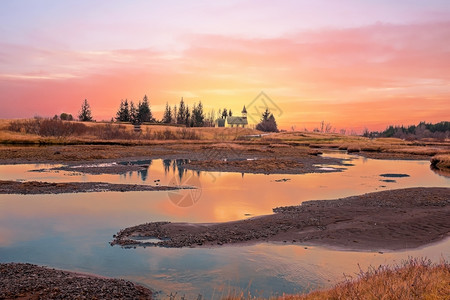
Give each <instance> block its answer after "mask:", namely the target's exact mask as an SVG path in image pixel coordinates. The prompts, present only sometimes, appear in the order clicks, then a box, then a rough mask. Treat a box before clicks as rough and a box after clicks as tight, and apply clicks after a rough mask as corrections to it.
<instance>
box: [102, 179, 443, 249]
mask: <svg viewBox="0 0 450 300" xmlns="http://www.w3.org/2000/svg"><path fill="white" fill-rule="evenodd" d="M449 214H450V188H408V189H399V190H389V191H382V192H375V193H369V194H363V195H359V196H352V197H347V198H341V199H336V200H313V201H307V202H303V203H302V204H301V205H299V206H289V207H279V208H275V209H274V214H272V215H265V216H257V217H253V218H249V219H245V220H240V221H232V222H225V223H208V224H202V223H170V222H153V223H146V224H141V225H137V226H133V227H128V228H125V229H123V230H121V231H120V232H118V233H117V234H116V235H114V240H113V241H112V242H111V245H120V246H122V247H136V246H145V247H147V246H159V247H174V248H182V247H215V246H222V245H239V244H246V243H259V242H275V243H284V244H299V245H303V244H311V245H316V246H324V247H337V248H340V249H346V250H363V251H383V250H384V251H386V250H394V251H395V250H402V249H413V248H417V247H420V246H425V245H427V244H430V243H434V242H438V241H442V240H444V239H445V238H446V237H448V236H449V234H450V232H449V228H450V220H449V219H448V215H449ZM145 237H147V238H156V239H159V241H157V242H141V241H139V240H138V239H139V238H145Z"/></svg>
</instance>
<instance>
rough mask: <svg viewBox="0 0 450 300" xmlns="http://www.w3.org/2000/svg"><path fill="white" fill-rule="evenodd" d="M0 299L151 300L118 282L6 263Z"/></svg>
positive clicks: (142, 289) (137, 288)
mask: <svg viewBox="0 0 450 300" xmlns="http://www.w3.org/2000/svg"><path fill="white" fill-rule="evenodd" d="M0 299H152V291H151V290H149V289H148V288H145V287H143V286H139V285H137V284H135V283H133V282H130V281H126V280H122V279H108V278H103V277H99V276H93V275H85V274H79V273H74V272H68V271H61V270H55V269H49V268H46V267H40V266H36V265H32V264H23V263H7V264H0Z"/></svg>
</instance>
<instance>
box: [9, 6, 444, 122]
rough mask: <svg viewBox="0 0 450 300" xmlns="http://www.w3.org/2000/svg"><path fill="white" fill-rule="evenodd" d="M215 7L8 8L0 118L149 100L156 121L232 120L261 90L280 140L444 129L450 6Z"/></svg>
mask: <svg viewBox="0 0 450 300" xmlns="http://www.w3.org/2000/svg"><path fill="white" fill-rule="evenodd" d="M218 2H219V1H170V0H169V1H112V0H108V1H84V0H76V1H56V0H53V1H49V0H41V1H33V0H29V1H26V0H17V1H1V2H0V101H1V102H0V103H1V108H0V118H22V117H33V116H34V115H41V116H53V115H54V114H60V113H62V112H68V113H72V114H74V115H76V114H77V112H78V110H79V108H80V106H81V103H82V101H83V100H84V99H85V98H87V99H88V101H89V103H90V104H91V107H92V112H93V116H94V118H95V119H96V120H98V121H100V120H110V119H111V117H113V116H115V112H116V110H117V108H118V106H119V104H120V100H121V99H125V98H127V99H128V100H133V101H134V102H138V101H139V100H141V99H142V98H143V96H144V94H147V96H148V97H149V99H150V103H151V108H152V110H153V112H154V114H155V116H156V117H157V118H161V116H162V111H163V109H164V106H165V104H166V102H169V104H171V105H174V104H177V103H178V102H179V100H180V98H181V97H184V100H185V101H186V102H187V103H188V104H189V105H192V104H193V103H194V102H196V103H198V101H200V100H201V101H202V103H203V105H204V107H205V111H206V112H208V111H209V110H210V109H213V108H214V109H215V110H216V111H217V110H218V109H219V108H223V107H227V108H231V109H232V111H233V112H234V114H235V115H236V114H238V113H239V112H240V111H241V109H242V107H243V106H244V105H247V106H250V107H251V109H257V108H258V107H261V106H262V102H261V99H257V100H256V102H253V104H252V101H253V100H254V99H255V97H257V96H258V95H259V94H260V92H261V91H264V93H265V94H266V95H267V96H268V97H270V99H271V101H272V103H270V101H269V104H271V105H272V108H273V110H274V114H275V117H276V118H277V121H278V124H279V126H280V127H281V128H284V129H290V128H291V126H296V129H299V130H302V129H303V128H307V129H313V128H314V127H318V126H319V122H320V121H322V120H324V121H325V122H326V123H331V124H332V125H333V126H334V127H336V128H337V129H340V128H347V129H348V130H350V129H354V130H361V129H362V128H364V127H367V128H369V129H370V130H382V129H384V128H385V127H386V126H387V125H389V124H399V125H401V124H404V125H408V124H415V123H418V122H420V121H427V122H439V121H443V120H447V121H448V120H449V119H450V118H449V116H450V2H449V1H448V0H442V1H441V0H427V1H424V0H397V1H392V0H377V1H372V0H365V1H361V0H341V1H334V0H329V1H325V0H316V1H310V0H308V1H303V0H298V1H223V2H221V3H218ZM266 103H267V101H266ZM273 105H275V106H273ZM249 113H251V111H250V112H249Z"/></svg>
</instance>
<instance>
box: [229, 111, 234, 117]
mask: <svg viewBox="0 0 450 300" xmlns="http://www.w3.org/2000/svg"><path fill="white" fill-rule="evenodd" d="M228 116H229V117H231V116H233V113H232V112H231V109H230V111H229V112H228Z"/></svg>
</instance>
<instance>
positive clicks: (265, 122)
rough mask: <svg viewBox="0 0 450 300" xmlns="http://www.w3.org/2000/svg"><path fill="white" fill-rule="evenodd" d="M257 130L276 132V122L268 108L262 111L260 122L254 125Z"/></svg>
mask: <svg viewBox="0 0 450 300" xmlns="http://www.w3.org/2000/svg"><path fill="white" fill-rule="evenodd" d="M256 129H257V130H261V131H265V132H278V127H277V122H276V121H275V117H274V116H273V114H271V113H270V111H269V109H267V108H266V110H265V111H264V112H263V114H262V117H261V122H259V123H258V125H256Z"/></svg>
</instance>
